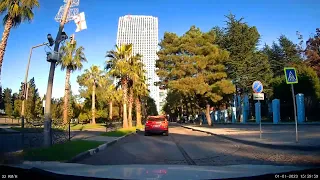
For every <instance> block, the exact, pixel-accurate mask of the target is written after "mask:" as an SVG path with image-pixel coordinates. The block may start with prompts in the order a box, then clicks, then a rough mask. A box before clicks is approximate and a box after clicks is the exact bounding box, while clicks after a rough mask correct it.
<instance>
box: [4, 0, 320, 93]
mask: <svg viewBox="0 0 320 180" xmlns="http://www.w3.org/2000/svg"><path fill="white" fill-rule="evenodd" d="M39 2H40V8H38V9H35V16H34V20H33V21H32V22H31V23H27V22H26V23H23V24H21V25H20V26H19V27H18V28H15V29H12V30H11V33H10V37H9V40H8V45H7V49H6V53H5V56H4V62H3V66H2V75H1V83H2V88H7V87H8V88H11V89H12V90H13V92H18V90H19V88H20V84H21V82H23V80H24V76H25V71H26V65H27V61H28V57H29V51H30V48H31V47H32V46H35V45H38V44H41V43H43V42H47V34H48V33H51V34H52V35H53V37H54V38H55V36H56V34H57V30H58V26H59V23H57V22H56V21H55V20H54V17H55V15H56V14H57V12H58V10H59V7H60V6H61V5H63V4H64V3H63V0H39ZM319 7H320V1H319V0H281V1H280V0H260V1H259V2H257V1H256V0H241V1H239V0H228V1H226V0H175V1H173V0H171V1H170V0H116V1H113V0H80V5H79V6H78V8H79V12H84V13H85V16H86V22H87V27H88V29H86V30H83V31H81V32H77V33H75V29H76V26H75V24H74V22H73V21H72V22H69V23H67V24H66V25H65V32H66V33H67V34H68V35H70V34H72V33H75V39H76V40H77V44H78V45H81V46H83V47H84V48H85V54H86V57H87V59H88V62H87V63H85V64H84V67H83V69H82V71H77V72H74V73H73V74H72V75H71V86H72V91H73V93H75V94H78V88H79V86H78V84H77V82H76V79H77V76H78V75H80V74H81V72H83V70H84V69H87V68H89V67H90V66H92V65H98V66H100V67H101V69H103V67H104V63H105V60H106V58H105V55H106V52H107V51H108V50H111V49H113V48H114V45H115V43H116V35H117V26H118V20H119V17H120V16H124V15H128V14H130V15H151V16H155V17H158V19H159V40H161V39H162V37H163V34H164V32H174V33H177V34H178V35H182V34H183V33H184V32H186V31H187V30H189V28H190V27H191V26H192V25H195V26H197V27H199V28H200V29H201V30H202V31H208V30H210V29H211V28H212V27H214V26H225V20H226V18H225V15H227V14H229V13H230V12H231V13H233V14H235V15H236V17H238V18H240V17H243V18H244V21H245V22H247V23H248V24H249V25H250V26H256V27H257V29H258V31H259V33H260V35H261V40H260V44H261V46H262V45H263V44H265V43H266V44H271V43H272V42H273V41H277V38H279V36H280V35H281V34H284V35H286V36H287V37H288V38H290V39H291V40H292V41H294V42H295V43H297V42H298V40H297V36H296V31H299V32H300V33H301V34H302V35H303V36H304V38H305V39H306V38H307V37H309V36H310V35H311V34H312V33H314V32H315V29H316V28H319V27H320V25H319V17H320V8H319ZM0 31H1V32H3V26H1V27H0ZM47 51H50V49H49V48H45V47H40V48H37V49H34V50H33V54H32V59H31V64H30V70H29V79H30V78H32V77H34V78H35V83H36V86H37V88H38V91H39V94H40V96H43V95H44V94H45V92H46V89H47V82H48V75H49V68H50V64H49V63H48V62H47V61H46V52H47ZM64 84H65V71H61V69H60V67H57V68H56V70H55V76H54V85H53V97H55V98H58V97H62V96H63V95H64Z"/></svg>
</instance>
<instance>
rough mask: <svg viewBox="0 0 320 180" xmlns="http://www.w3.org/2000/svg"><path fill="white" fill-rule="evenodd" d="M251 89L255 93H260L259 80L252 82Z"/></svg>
mask: <svg viewBox="0 0 320 180" xmlns="http://www.w3.org/2000/svg"><path fill="white" fill-rule="evenodd" d="M252 90H253V92H255V93H262V91H263V85H262V83H261V82H260V81H255V82H253V83H252Z"/></svg>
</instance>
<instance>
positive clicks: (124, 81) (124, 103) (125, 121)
mask: <svg viewBox="0 0 320 180" xmlns="http://www.w3.org/2000/svg"><path fill="white" fill-rule="evenodd" d="M121 88H122V90H123V97H122V106H123V109H122V113H123V115H122V118H123V124H122V127H123V128H128V119H127V101H128V99H127V97H128V81H127V79H126V78H123V79H122V80H121Z"/></svg>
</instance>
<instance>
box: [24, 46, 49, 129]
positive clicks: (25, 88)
mask: <svg viewBox="0 0 320 180" xmlns="http://www.w3.org/2000/svg"><path fill="white" fill-rule="evenodd" d="M48 44H49V43H42V44H39V45H36V46H33V47H31V49H30V54H29V59H28V64H27V69H26V75H25V77H24V87H23V88H24V91H23V92H24V94H23V96H24V98H23V99H22V104H21V128H24V118H25V101H26V100H27V99H28V92H27V83H28V74H29V67H30V61H31V57H32V50H33V49H35V48H38V47H41V46H45V45H48Z"/></svg>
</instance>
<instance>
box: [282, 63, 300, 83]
mask: <svg viewBox="0 0 320 180" xmlns="http://www.w3.org/2000/svg"><path fill="white" fill-rule="evenodd" d="M284 75H285V77H286V82H287V84H296V83H298V75H297V71H296V69H295V68H293V67H287V68H284Z"/></svg>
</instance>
